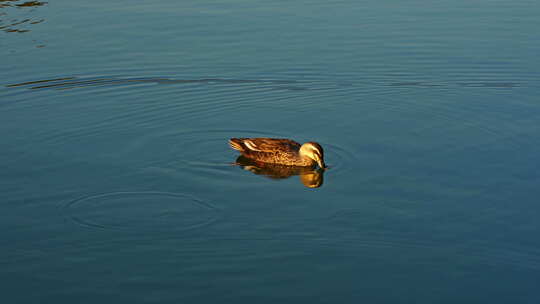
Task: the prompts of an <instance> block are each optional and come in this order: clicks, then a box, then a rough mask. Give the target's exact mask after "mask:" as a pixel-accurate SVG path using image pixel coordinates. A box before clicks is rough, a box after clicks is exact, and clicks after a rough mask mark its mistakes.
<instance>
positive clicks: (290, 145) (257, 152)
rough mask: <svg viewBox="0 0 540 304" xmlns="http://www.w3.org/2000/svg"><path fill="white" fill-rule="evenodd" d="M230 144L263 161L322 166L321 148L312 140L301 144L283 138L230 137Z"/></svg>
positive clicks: (287, 164)
mask: <svg viewBox="0 0 540 304" xmlns="http://www.w3.org/2000/svg"><path fill="white" fill-rule="evenodd" d="M229 144H230V146H231V147H232V148H233V149H235V150H238V151H240V153H242V155H243V156H245V157H247V158H250V159H253V160H255V161H259V162H263V163H272V164H280V165H285V166H300V167H313V166H315V165H317V163H318V164H319V166H320V167H321V168H324V167H325V165H324V159H323V149H322V147H321V146H320V145H319V144H317V143H314V142H308V143H305V144H303V145H300V144H299V143H297V142H295V141H294V140H290V139H284V138H231V139H230V140H229Z"/></svg>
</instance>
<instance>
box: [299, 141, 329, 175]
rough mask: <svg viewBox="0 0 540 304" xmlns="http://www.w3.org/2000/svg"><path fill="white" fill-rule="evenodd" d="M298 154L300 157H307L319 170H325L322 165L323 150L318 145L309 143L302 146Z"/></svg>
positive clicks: (324, 166)
mask: <svg viewBox="0 0 540 304" xmlns="http://www.w3.org/2000/svg"><path fill="white" fill-rule="evenodd" d="M299 153H300V156H301V157H307V158H309V159H311V160H313V161H314V162H315V163H317V164H318V165H319V167H321V169H325V168H326V165H325V164H324V150H323V148H322V147H321V145H319V144H318V143H316V142H312V141H311V142H307V143H305V144H303V145H302V146H301V147H300V151H299Z"/></svg>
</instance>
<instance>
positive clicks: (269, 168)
mask: <svg viewBox="0 0 540 304" xmlns="http://www.w3.org/2000/svg"><path fill="white" fill-rule="evenodd" d="M235 165H238V166H240V167H241V168H242V169H244V170H247V171H250V172H252V173H254V174H257V175H263V176H266V177H268V178H271V179H276V180H277V179H286V178H289V177H291V176H293V175H299V177H300V181H301V182H302V184H304V186H306V187H308V188H319V187H320V186H322V184H323V176H324V170H323V169H320V168H318V169H315V168H312V167H298V166H284V165H277V164H271V163H263V162H258V161H255V160H253V159H250V158H247V157H245V156H242V155H240V156H238V158H237V159H236V162H235Z"/></svg>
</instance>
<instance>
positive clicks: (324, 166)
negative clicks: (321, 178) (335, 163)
mask: <svg viewBox="0 0 540 304" xmlns="http://www.w3.org/2000/svg"><path fill="white" fill-rule="evenodd" d="M317 165H319V167H321V169H326V165H325V164H324V160H322V159H320V158H317Z"/></svg>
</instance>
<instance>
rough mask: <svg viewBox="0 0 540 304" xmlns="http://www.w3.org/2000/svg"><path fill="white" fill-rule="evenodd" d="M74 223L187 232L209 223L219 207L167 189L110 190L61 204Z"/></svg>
mask: <svg viewBox="0 0 540 304" xmlns="http://www.w3.org/2000/svg"><path fill="white" fill-rule="evenodd" d="M64 211H65V214H66V216H67V217H68V218H69V219H70V220H71V221H73V222H74V223H75V224H77V225H80V226H83V227H86V228H92V229H107V230H110V229H122V230H135V231H140V232H143V231H148V230H167V231H176V232H179V231H187V230H194V229H200V228H203V227H206V226H208V225H211V224H212V223H214V222H215V221H216V220H217V219H218V218H219V209H218V208H216V207H215V206H213V205H211V204H210V203H208V202H205V201H203V200H201V199H199V198H196V197H193V196H190V195H186V194H183V193H170V192H111V193H104V194H99V195H92V196H87V197H82V198H79V199H76V200H74V201H71V202H69V203H67V204H66V205H65V206H64Z"/></svg>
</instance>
